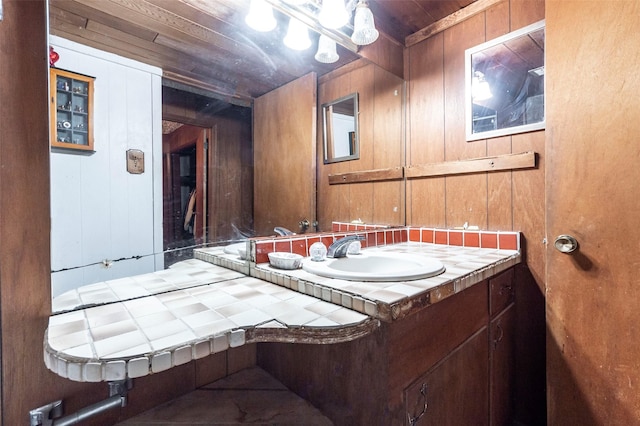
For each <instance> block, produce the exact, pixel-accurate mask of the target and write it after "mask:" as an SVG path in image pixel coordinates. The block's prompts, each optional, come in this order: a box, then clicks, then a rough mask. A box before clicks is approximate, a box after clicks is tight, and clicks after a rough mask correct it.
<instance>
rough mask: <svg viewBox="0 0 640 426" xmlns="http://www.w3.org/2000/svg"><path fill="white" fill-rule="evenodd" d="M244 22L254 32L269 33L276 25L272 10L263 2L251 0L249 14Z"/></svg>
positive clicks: (262, 0)
mask: <svg viewBox="0 0 640 426" xmlns="http://www.w3.org/2000/svg"><path fill="white" fill-rule="evenodd" d="M244 21H245V22H246V23H247V25H249V26H250V27H251V28H253V29H254V30H256V31H261V32H267V31H271V30H272V29H274V28H275V27H276V25H277V24H278V23H277V21H276V18H274V17H273V9H272V8H271V5H270V4H269V3H267V2H266V1H265V0H251V4H250V5H249V13H248V14H247V16H246V17H245V18H244Z"/></svg>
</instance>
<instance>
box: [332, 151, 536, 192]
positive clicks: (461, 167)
mask: <svg viewBox="0 0 640 426" xmlns="http://www.w3.org/2000/svg"><path fill="white" fill-rule="evenodd" d="M535 167H536V153H535V152H523V153H520V154H505V155H498V156H494V157H482V158H472V159H469V160H462V161H443V162H441V163H431V164H417V165H415V166H407V167H393V168H388V169H376V170H361V171H358V172H348V173H334V174H330V175H329V185H338V184H342V183H364V182H377V181H383V180H399V179H404V178H405V177H406V178H407V179H415V178H427V177H435V176H452V175H464V174H470V173H484V172H497V171H501V170H517V169H531V168H535Z"/></svg>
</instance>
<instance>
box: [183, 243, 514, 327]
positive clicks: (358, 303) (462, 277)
mask: <svg viewBox="0 0 640 426" xmlns="http://www.w3.org/2000/svg"><path fill="white" fill-rule="evenodd" d="M365 250H366V251H367V252H370V253H371V252H375V251H380V252H385V251H389V252H394V253H411V254H414V255H424V256H427V257H430V258H434V259H438V260H440V261H441V262H442V263H443V264H444V266H445V268H446V270H445V272H444V273H442V274H440V275H437V276H435V277H431V278H425V279H418V280H411V281H400V282H363V281H346V280H342V279H334V278H325V277H320V276H318V275H315V274H312V273H309V272H307V271H304V270H303V269H297V270H293V271H288V270H281V269H276V268H274V267H272V266H270V265H269V263H259V264H253V265H252V267H251V269H250V271H249V273H250V274H251V275H252V276H254V277H256V278H259V279H262V280H265V281H269V282H273V283H276V284H278V285H281V286H283V287H285V288H290V289H293V290H295V291H298V292H300V293H303V294H307V295H310V296H313V297H316V298H318V299H321V300H325V301H327V302H331V303H334V304H337V305H340V306H344V307H346V308H349V309H352V310H355V311H357V312H360V313H363V314H365V315H369V316H372V317H374V318H378V319H381V320H383V321H394V320H397V319H400V318H402V317H404V316H406V315H408V314H409V313H411V312H412V311H413V310H414V309H419V308H421V307H424V306H426V305H430V304H434V303H437V302H439V301H441V300H443V299H445V298H447V297H449V296H451V295H453V294H456V293H458V292H460V291H462V290H464V289H466V288H468V287H470V286H472V285H474V284H477V283H479V282H480V281H482V280H485V279H487V278H489V277H492V276H494V275H497V274H499V273H500V272H502V271H504V270H506V269H509V268H510V267H512V266H514V265H516V264H518V263H520V261H521V255H520V251H518V250H499V249H487V248H477V247H461V246H449V245H441V244H429V243H416V242H406V243H400V244H393V245H386V246H379V247H376V248H368V249H365ZM194 253H195V256H196V257H197V258H200V259H206V260H208V261H212V262H219V261H220V260H218V259H216V258H219V259H221V260H222V261H224V262H226V263H229V262H231V261H232V260H233V256H230V255H227V254H223V253H222V251H221V249H219V248H208V249H197V250H195V251H194ZM236 258H237V256H236Z"/></svg>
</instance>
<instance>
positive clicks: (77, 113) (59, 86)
mask: <svg viewBox="0 0 640 426" xmlns="http://www.w3.org/2000/svg"><path fill="white" fill-rule="evenodd" d="M50 78H51V80H50V90H51V112H50V114H51V117H50V138H51V146H52V147H56V148H67V149H74V150H81V151H93V82H94V78H93V77H88V76H84V75H80V74H75V73H72V72H68V71H63V70H59V69H55V68H51V71H50Z"/></svg>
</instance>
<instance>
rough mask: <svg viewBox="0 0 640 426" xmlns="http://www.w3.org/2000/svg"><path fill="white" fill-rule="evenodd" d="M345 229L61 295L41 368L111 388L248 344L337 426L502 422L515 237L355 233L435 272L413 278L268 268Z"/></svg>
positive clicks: (201, 252)
mask: <svg viewBox="0 0 640 426" xmlns="http://www.w3.org/2000/svg"><path fill="white" fill-rule="evenodd" d="M353 233H354V232H334V233H329V234H310V235H305V236H290V237H289V236H288V237H280V238H274V239H252V240H249V241H248V242H247V253H248V260H242V259H239V257H238V255H237V254H230V253H226V252H225V251H224V248H223V247H212V248H204V249H196V250H195V255H194V257H195V259H192V260H188V261H184V262H181V263H180V264H178V265H176V266H174V267H172V268H171V269H169V270H166V271H158V272H155V273H152V274H145V275H144V276H139V277H130V278H128V279H125V280H113V281H111V282H104V283H98V284H96V285H94V286H92V287H90V288H89V289H87V288H84V289H83V290H82V292H78V291H75V293H74V292H71V293H68V294H64V295H61V296H59V297H58V298H57V299H58V300H55V301H54V306H57V307H58V308H59V309H61V312H59V313H57V314H54V315H52V316H51V318H50V321H49V328H48V330H47V334H46V337H45V363H46V365H47V367H48V368H49V369H50V370H52V371H53V372H55V373H57V374H58V375H60V376H63V377H67V378H69V379H71V380H74V381H90V382H96V381H107V382H112V381H118V380H126V379H132V378H136V377H143V376H146V375H149V374H155V373H161V372H162V371H165V370H168V369H171V368H173V367H176V366H179V365H182V364H185V363H187V362H190V361H192V360H196V359H199V358H203V357H206V356H208V355H210V354H214V353H217V352H220V351H225V350H227V349H229V348H233V347H238V346H242V345H245V344H249V343H258V346H257V363H258V364H259V365H260V366H261V367H262V368H264V369H265V370H267V371H268V372H269V373H271V374H272V375H273V376H274V377H276V378H277V379H278V380H280V381H281V382H282V383H284V384H285V385H286V386H287V387H289V388H290V389H291V390H293V391H294V392H296V393H297V394H299V395H300V396H302V397H303V398H306V399H307V400H308V401H309V402H311V403H312V404H313V405H315V406H316V407H318V408H319V409H320V410H321V411H323V413H324V414H325V415H327V416H328V417H329V418H331V419H332V420H333V421H334V422H335V424H344V425H351V424H380V425H395V424H397V425H402V424H420V425H422V424H463V423H464V421H468V420H469V419H473V422H474V423H475V424H504V423H505V421H504V419H505V418H508V417H509V414H510V401H509V395H510V392H509V387H510V384H511V380H512V379H511V378H512V373H513V367H512V363H513V355H512V352H513V334H514V327H513V316H514V304H513V291H514V288H515V283H514V267H516V265H517V264H519V263H520V245H519V241H520V240H519V234H518V233H514V232H509V233H496V232H480V231H475V232H466V231H448V230H434V229H426V228H418V229H407V228H401V229H398V228H394V229H369V230H367V229H361V230H358V231H357V233H358V234H361V235H363V236H364V237H365V239H364V240H363V246H364V247H365V250H367V251H368V252H369V251H372V252H377V253H380V254H381V255H384V253H394V254H395V255H398V254H400V255H402V254H405V255H407V256H409V255H411V256H427V257H430V258H434V259H438V260H439V261H441V262H442V263H443V264H444V265H445V267H446V268H445V271H444V272H443V273H441V274H439V275H437V276H434V277H431V278H424V279H418V280H411V281H399V282H364V281H347V280H342V279H332V278H326V277H321V276H318V275H314V274H312V273H309V272H307V271H305V270H303V269H297V270H280V269H275V268H273V267H271V266H270V265H269V263H268V262H267V261H265V259H266V254H267V253H269V252H273V251H283V250H284V249H286V248H288V251H290V252H298V251H300V250H303V249H304V250H305V252H306V250H308V248H309V247H310V246H311V244H313V243H314V242H318V241H323V242H324V241H327V242H328V241H329V240H330V241H333V240H337V239H340V238H343V237H344V236H345V235H349V234H353ZM98 295H99V296H100V297H102V298H103V299H102V300H103V303H102V304H100V305H97V306H96V304H95V303H91V300H92V299H91V298H92V297H94V298H95V297H98ZM107 295H109V297H112V299H111V300H109V301H105V299H104V297H105V296H107ZM463 420H464V421H463Z"/></svg>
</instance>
